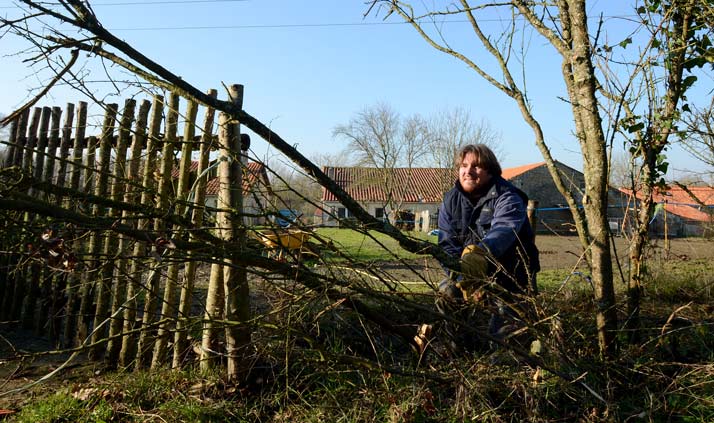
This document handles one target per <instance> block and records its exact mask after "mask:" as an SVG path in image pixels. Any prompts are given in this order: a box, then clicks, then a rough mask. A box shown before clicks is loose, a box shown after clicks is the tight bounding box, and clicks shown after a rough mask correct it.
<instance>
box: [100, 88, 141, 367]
mask: <svg viewBox="0 0 714 423" xmlns="http://www.w3.org/2000/svg"><path fill="white" fill-rule="evenodd" d="M135 109H136V100H134V99H133V98H130V99H128V100H126V101H125V102H124V111H123V113H122V119H121V123H120V124H119V137H118V138H117V144H116V152H115V154H114V172H113V173H114V183H113V184H112V190H111V199H112V201H116V202H119V201H122V200H123V199H124V194H125V192H126V188H127V177H128V167H127V151H128V147H129V143H130V142H131V127H132V125H133V124H134V110H135ZM123 215H124V213H123V212H122V211H121V210H118V209H117V208H112V210H111V212H110V213H109V217H111V218H112V219H114V220H115V221H119V222H121V223H123V224H126V222H124V221H123V220H122V217H123ZM126 245H127V239H126V236H124V235H116V234H114V233H110V234H108V236H107V239H106V240H105V244H104V250H105V253H106V257H107V258H109V257H110V256H112V255H114V257H115V258H116V259H115V260H111V261H109V260H108V263H107V268H105V278H104V280H105V281H107V286H106V288H107V289H108V290H109V291H110V292H111V296H110V298H107V300H106V302H105V303H104V304H102V305H103V307H106V308H105V309H102V310H101V312H102V313H103V316H106V317H105V318H110V319H111V320H110V321H109V325H108V326H109V328H108V329H109V330H108V331H107V332H108V333H109V340H108V341H107V346H106V355H105V357H104V362H105V364H106V365H107V366H108V367H109V368H116V366H117V357H118V356H119V350H120V348H121V339H120V337H119V335H120V334H121V328H122V326H123V325H122V318H123V317H124V316H123V314H122V315H120V310H121V309H122V307H124V300H125V299H126V279H127V274H126V268H127V258H126V255H127V251H126ZM109 301H111V309H108V305H109ZM97 304H100V302H99V301H98V302H97ZM97 310H98V311H99V308H97ZM97 315H98V316H99V312H98V313H97Z"/></svg>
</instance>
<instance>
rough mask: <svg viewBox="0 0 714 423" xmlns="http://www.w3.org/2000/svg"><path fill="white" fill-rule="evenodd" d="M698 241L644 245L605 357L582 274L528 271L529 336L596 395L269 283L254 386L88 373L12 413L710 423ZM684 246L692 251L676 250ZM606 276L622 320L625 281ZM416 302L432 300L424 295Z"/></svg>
mask: <svg viewBox="0 0 714 423" xmlns="http://www.w3.org/2000/svg"><path fill="white" fill-rule="evenodd" d="M319 234H320V236H323V237H326V238H329V239H332V240H333V242H335V243H336V244H337V243H339V244H340V245H342V246H343V247H344V248H345V249H346V250H348V251H349V252H350V254H352V255H356V256H358V257H360V259H362V260H373V261H378V262H381V261H385V260H387V259H386V258H385V257H387V258H388V257H389V256H388V255H383V254H384V253H383V252H379V253H378V254H377V253H370V251H369V250H370V249H375V250H377V249H381V248H378V246H377V244H376V242H375V241H374V240H371V239H369V238H367V237H365V235H362V234H359V233H357V232H355V231H349V230H345V229H326V228H323V229H320V232H319ZM375 237H376V238H377V239H378V240H379V239H382V238H381V236H380V235H379V234H376V235H375ZM568 242H569V241H568ZM370 243H374V244H370ZM540 243H541V244H540V247H541V248H542V250H545V251H553V254H546V256H550V257H548V260H547V262H548V263H557V262H565V261H568V260H571V259H572V257H571V256H572V254H570V253H568V252H566V250H570V249H571V248H575V247H572V246H571V244H568V243H566V241H565V240H562V239H559V238H556V237H553V238H549V237H541V238H540ZM387 245H388V246H387V248H392V249H394V250H395V252H396V253H397V254H398V255H400V256H401V255H402V254H404V255H403V256H401V257H403V258H407V259H408V258H410V257H412V256H410V255H408V254H407V253H406V252H403V251H399V250H401V249H399V247H398V246H396V244H393V243H392V244H389V243H387ZM706 248H708V245H707V244H706V243H698V242H697V243H693V242H692V241H691V240H678V241H676V242H672V244H671V245H670V251H669V252H665V251H664V250H663V249H662V248H661V247H657V246H655V247H653V248H651V249H650V252H649V254H650V258H651V260H650V261H649V266H648V269H647V271H648V276H647V278H646V281H645V282H646V283H645V296H644V297H643V304H642V311H641V317H642V322H643V330H642V338H641V339H640V340H639V341H638V342H637V343H634V344H627V342H626V339H627V337H626V336H625V335H626V334H624V333H623V334H622V336H621V340H622V341H623V342H622V343H621V348H622V349H621V351H620V353H619V354H618V356H617V357H616V358H614V359H609V360H607V361H604V360H601V359H600V358H599V357H598V352H597V339H596V336H595V321H594V317H593V311H594V310H595V308H596V304H595V303H594V302H593V300H592V294H591V293H592V287H591V286H590V284H589V283H588V281H587V278H586V270H585V269H578V270H582V271H583V274H582V275H578V274H575V275H573V274H571V270H572V268H571V267H570V265H568V266H567V267H565V268H557V267H555V266H551V265H548V266H547V267H546V269H545V270H543V271H542V272H541V273H540V274H539V282H540V283H539V285H540V287H541V291H542V295H541V296H540V297H539V299H538V306H539V307H540V308H541V312H542V314H540V315H539V316H540V317H543V319H542V320H541V321H539V323H538V324H536V325H534V326H533V327H532V328H531V330H529V332H528V333H527V334H528V336H529V337H537V338H538V339H539V340H541V341H542V343H543V345H544V348H543V352H542V353H541V355H540V357H541V359H542V360H544V363H545V364H547V365H548V366H549V367H550V368H551V369H553V370H555V371H558V372H561V373H563V374H567V375H570V376H571V377H574V378H578V380H579V381H582V382H585V383H587V385H588V387H589V388H591V389H592V390H593V392H596V393H598V395H601V396H602V397H604V398H605V400H606V403H602V402H601V401H600V400H599V399H597V398H596V397H595V396H594V395H592V394H591V393H590V392H589V391H587V390H586V389H583V388H581V387H580V386H579V385H578V384H576V383H569V382H567V381H565V380H563V379H561V378H559V377H557V376H555V375H554V374H553V373H551V372H548V371H544V370H542V369H537V368H533V367H530V366H528V365H525V364H523V363H519V362H518V361H516V360H515V359H513V358H512V355H511V354H510V353H509V352H508V350H504V349H497V350H483V351H482V350H478V351H470V352H469V351H467V352H461V353H455V352H453V351H450V350H449V349H448V348H445V347H444V345H445V343H444V342H443V340H442V338H440V335H439V333H440V332H439V330H440V329H439V328H440V326H439V325H440V323H439V322H438V321H437V322H435V333H436V334H437V335H436V336H435V337H434V338H433V342H434V344H433V345H432V347H431V348H432V349H430V350H429V353H428V354H427V355H426V356H424V357H419V356H418V355H416V354H414V352H413V351H412V350H410V349H409V347H408V346H406V345H405V344H404V343H403V342H402V341H400V340H399V339H398V338H396V337H395V336H393V335H391V334H389V333H386V332H384V331H381V330H380V328H378V327H376V326H375V325H373V324H370V323H369V322H367V321H365V320H364V319H361V318H360V317H359V316H358V315H356V314H355V313H353V312H349V311H345V309H344V308H340V307H337V306H336V305H335V303H334V302H333V301H328V300H326V299H324V298H321V297H320V295H315V296H310V295H308V293H307V292H303V291H299V292H297V291H296V292H287V291H280V292H271V293H270V295H271V299H270V300H271V301H275V303H272V304H273V307H272V310H277V311H276V314H274V315H272V316H271V317H270V319H271V320H270V321H269V323H270V324H269V325H265V327H261V328H260V329H256V331H255V332H254V338H253V342H254V343H255V345H256V357H255V359H256V361H257V362H258V363H259V366H256V369H258V368H259V369H261V370H260V371H261V372H262V373H260V375H261V377H260V381H261V382H260V383H257V382H255V380H257V379H256V378H255V377H254V378H253V379H251V380H252V382H250V383H248V382H245V383H241V384H238V385H231V384H227V383H225V381H223V380H222V378H221V375H220V374H209V375H204V374H200V373H198V372H197V371H195V370H192V369H188V370H185V371H156V372H148V371H138V372H133V373H128V374H127V373H115V374H107V375H102V376H99V377H97V376H93V375H90V376H89V377H87V378H85V379H84V380H82V381H79V382H76V383H74V384H72V385H71V386H67V384H61V387H60V389H59V390H58V392H57V393H54V394H42V395H40V396H38V397H37V398H36V399H33V400H31V399H30V397H28V399H27V400H26V402H25V403H24V404H23V407H22V409H21V410H20V411H19V413H18V414H16V415H15V416H13V418H12V419H11V420H10V421H17V422H34V421H43V422H45V421H46V422H70V421H78V422H120V421H121V422H124V421H127V422H158V421H172V422H173V421H176V422H182V421H187V422H194V421H199V422H200V421H205V422H212V421H221V422H223V421H225V422H275V423H277V422H390V423H391V422H405V423H411V422H461V421H492V422H502V421H538V422H550V421H553V422H556V421H581V422H609V421H631V422H635V421H653V422H660V421H662V422H664V421H684V422H702V423H703V422H710V421H714V365H712V363H713V362H714V307H713V306H712V304H714V298H712V294H713V293H712V286H713V285H714V276H713V275H714V261H713V260H711V259H707V258H706V257H704V256H699V255H695V254H694V253H693V252H696V253H697V254H704V253H702V251H705V249H706ZM684 250H687V251H690V252H689V253H687V254H686V256H685V254H684V253H681V251H684ZM667 254H669V258H666V257H665V255H667ZM556 255H558V256H559V257H556ZM711 257H714V254H713V255H712V256H711ZM568 275H570V276H568ZM616 285H617V287H618V291H617V295H618V301H619V303H618V310H619V312H620V319H621V321H622V320H624V319H625V318H626V316H625V315H624V310H625V300H626V299H625V296H624V290H623V289H624V284H622V283H621V282H617V284H616ZM266 286H267V285H266ZM395 295H402V293H395ZM414 298H415V300H416V301H423V303H422V304H423V305H425V306H431V305H432V301H433V299H431V298H427V297H425V296H424V297H420V296H414ZM278 301H281V302H278ZM276 304H279V305H280V306H279V307H276V306H275V305H276ZM375 306H379V309H378V310H379V311H380V312H381V313H382V314H383V315H384V316H385V317H388V318H390V319H392V320H393V321H398V322H404V323H406V324H411V325H415V324H416V323H419V322H424V321H429V319H431V317H429V316H428V315H423V314H420V313H419V312H418V311H414V310H410V309H408V308H406V307H403V306H402V305H397V304H393V303H388V302H385V303H379V304H375ZM280 310H282V311H280ZM288 316H289V317H290V319H288V318H286V317H288ZM526 345H527V344H526ZM254 372H257V370H255V371H254ZM45 392H46V391H45Z"/></svg>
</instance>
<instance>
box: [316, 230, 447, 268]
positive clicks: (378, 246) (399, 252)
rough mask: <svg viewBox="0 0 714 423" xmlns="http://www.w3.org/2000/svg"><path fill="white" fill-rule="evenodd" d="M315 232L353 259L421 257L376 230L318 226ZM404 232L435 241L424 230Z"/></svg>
mask: <svg viewBox="0 0 714 423" xmlns="http://www.w3.org/2000/svg"><path fill="white" fill-rule="evenodd" d="M316 232H317V234H318V236H320V237H322V238H324V239H326V240H330V241H331V242H332V243H333V244H334V245H335V246H337V247H338V248H339V249H340V250H341V251H342V252H343V253H344V254H346V255H348V256H350V257H352V258H353V259H355V260H360V261H362V260H364V261H375V260H394V259H395V256H396V258H400V259H413V258H417V257H422V256H421V255H419V254H414V253H410V252H408V251H406V250H404V249H403V248H401V247H400V246H399V244H398V243H397V241H395V240H394V239H392V238H390V237H388V236H387V235H384V234H381V233H379V232H377V231H369V232H368V233H363V232H359V231H356V230H352V229H346V228H319V229H317V231H316ZM405 234H406V235H407V236H410V237H412V238H417V239H421V240H428V241H431V242H434V243H436V236H430V235H429V234H427V233H425V232H405Z"/></svg>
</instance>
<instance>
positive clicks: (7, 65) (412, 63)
mask: <svg viewBox="0 0 714 423" xmlns="http://www.w3.org/2000/svg"><path fill="white" fill-rule="evenodd" d="M92 3H93V4H94V9H95V11H96V13H97V15H98V16H99V18H100V19H101V20H102V21H103V23H104V26H105V27H106V28H108V29H109V30H111V31H112V32H114V33H115V34H116V35H117V36H119V37H120V38H122V39H124V40H125V41H127V42H129V43H130V44H132V45H133V46H134V47H136V48H137V49H138V50H140V51H142V52H143V53H144V54H146V55H147V56H149V57H151V58H153V59H154V60H155V61H157V62H159V63H161V64H162V65H164V66H165V67H166V68H168V69H170V70H172V71H173V72H174V73H176V74H178V75H180V76H181V77H182V78H184V79H185V80H187V81H189V82H190V83H192V84H193V85H194V86H196V87H198V88H200V89H208V88H218V89H219V92H220V89H221V84H223V83H225V84H232V83H240V84H243V85H244V86H245V100H244V109H245V110H246V111H247V112H248V113H250V114H252V115H253V116H255V117H256V118H258V119H260V120H261V121H263V122H264V123H266V124H269V125H270V126H271V128H272V129H273V130H274V131H275V132H277V133H278V134H280V135H281V136H282V137H283V138H284V139H286V140H288V141H289V142H290V143H292V144H297V145H298V148H299V149H300V150H301V151H302V152H303V154H305V155H307V156H311V155H314V154H318V153H330V152H337V151H339V150H341V149H342V148H343V147H344V145H343V144H342V143H341V142H340V141H338V140H334V139H333V138H332V129H333V128H334V127H335V126H336V125H339V124H343V123H347V121H348V120H349V119H350V117H352V116H353V115H354V114H355V113H356V112H358V111H359V110H361V109H363V108H364V107H366V106H370V105H373V104H375V103H377V102H386V103H389V104H390V105H392V106H393V108H394V109H395V110H397V111H399V112H400V113H402V114H404V115H409V114H412V113H420V114H423V115H430V114H432V113H434V112H437V111H439V110H442V109H445V108H453V107H463V108H466V109H468V110H470V112H471V115H472V117H473V118H474V119H475V120H480V119H482V118H483V119H486V120H488V121H489V122H490V124H491V126H492V127H494V128H495V129H497V130H498V131H500V133H501V134H502V138H503V146H502V152H503V154H502V157H501V159H502V162H503V165H504V167H512V166H519V165H522V164H526V163H533V162H538V161H542V157H541V155H540V152H539V151H538V150H537V149H536V147H535V144H534V142H533V134H532V132H531V130H530V128H529V127H527V126H526V124H525V123H524V122H523V120H522V118H521V115H520V112H519V111H518V109H517V107H516V105H515V103H514V102H513V101H512V100H511V99H509V98H507V97H506V96H505V95H503V94H502V93H500V92H499V91H498V90H496V89H495V88H494V87H492V86H491V85H490V84H488V83H487V82H486V81H484V80H483V79H481V78H480V77H479V76H478V75H477V74H476V73H475V72H474V71H472V70H470V69H468V68H467V67H466V65H464V64H463V63H462V62H459V61H457V60H456V59H454V58H451V57H449V56H446V55H444V54H442V53H439V52H437V51H436V50H434V49H433V48H431V47H430V46H428V45H427V44H426V43H425V42H424V41H423V40H422V39H421V38H420V37H419V36H418V35H417V34H416V33H415V32H414V31H413V30H412V29H411V28H410V27H408V26H406V25H403V24H399V20H398V19H397V18H396V17H392V18H391V19H389V20H388V21H386V23H385V22H383V21H382V20H381V18H375V17H374V16H373V15H371V16H368V17H366V18H363V14H364V13H365V12H366V10H367V6H365V5H364V3H363V1H362V0H339V1H338V0H314V1H309V2H306V1H297V0H246V1H235V0H224V1H215V0H214V1H194V2H189V1H186V0H183V1H177V2H165V1H161V0H159V1H155V2H152V1H145V2H141V1H135V0H103V1H101V2H100V1H96V2H92ZM607 3H609V2H602V1H601V2H593V4H594V5H595V6H597V5H599V4H607ZM12 4H13V3H12V2H10V1H8V0H0V13H1V14H3V15H4V16H8V17H12V16H15V15H13V14H16V13H17V9H13V8H12ZM620 13H621V12H620ZM500 25H501V23H500V22H499V21H498V20H497V19H494V21H493V22H490V23H487V24H486V29H489V30H490V29H495V30H498V28H499V26H500ZM466 30H467V27H466V25H465V24H464V23H452V24H448V27H447V28H445V31H446V32H447V33H448V35H450V36H452V37H454V38H453V40H454V42H455V43H456V44H457V46H459V48H463V49H466V50H469V49H471V45H472V44H473V43H475V42H476V40H475V39H474V38H473V37H472V36H470V34H468V33H467V32H466ZM20 48H21V43H20V41H19V40H16V39H13V38H11V37H8V36H5V37H3V38H2V39H0V54H2V55H3V58H2V68H0V75H2V78H0V86H1V87H2V90H1V91H2V93H3V94H2V96H0V112H2V113H9V112H10V111H11V110H13V109H14V108H15V107H17V106H19V105H21V104H22V103H23V102H24V101H25V100H26V96H27V90H28V88H33V87H36V86H38V85H39V83H38V79H39V80H42V79H43V78H46V75H45V74H43V73H42V72H40V73H39V77H35V76H33V75H34V73H33V72H34V71H30V70H28V69H27V67H26V66H25V65H22V64H21V63H20V62H19V58H18V57H16V56H7V55H8V54H11V53H14V52H16V51H18V50H19V49H20ZM81 60H85V61H86V60H90V59H89V58H87V57H82V58H81ZM526 60H527V61H526V68H527V76H528V87H529V94H530V97H531V99H532V104H533V111H534V114H535V116H536V117H537V118H538V119H539V120H540V122H541V124H542V126H543V128H544V131H545V135H546V139H547V141H548V143H549V145H550V148H551V150H552V152H553V154H554V156H555V157H556V159H558V160H560V161H562V162H564V163H566V164H568V165H570V166H573V167H576V168H580V167H581V158H580V153H579V146H578V145H577V142H576V141H575V140H574V138H573V137H572V134H571V131H572V129H571V128H572V123H571V121H572V119H571V115H570V109H569V107H568V106H567V105H566V104H565V103H563V102H562V100H560V99H559V98H558V97H559V96H560V97H562V96H564V94H565V91H564V88H563V84H562V82H561V77H560V61H559V58H558V57H557V56H556V55H555V53H554V52H553V51H552V49H551V48H549V46H546V45H545V43H544V41H543V40H542V39H541V38H539V37H538V36H533V37H532V38H531V39H529V44H528V55H527V57H526ZM90 68H91V69H93V70H94V71H97V70H101V69H100V68H98V67H97V66H96V63H95V64H94V65H90ZM94 75H96V76H94ZM94 75H93V77H92V78H91V79H102V78H103V76H102V75H101V73H96V74H94ZM703 82H704V83H703V86H705V87H709V88H706V89H711V87H712V83H711V82H712V81H711V78H708V79H707V80H706V81H703ZM93 88H94V89H95V90H96V93H97V94H98V95H103V94H105V93H107V92H109V91H110V87H109V86H107V85H106V84H97V85H95V86H93ZM706 89H704V91H706ZM134 91H135V90H134ZM134 91H132V90H129V91H125V92H123V93H122V95H121V96H119V97H118V98H115V99H114V100H113V101H117V102H119V103H120V104H121V102H122V101H123V98H125V97H126V96H128V95H127V94H132V93H133V92H134ZM219 95H223V93H222V92H221V93H220V94H219ZM79 99H82V97H81V95H79V94H77V93H75V92H71V91H69V90H67V89H64V88H58V89H57V90H55V91H53V93H52V97H51V98H48V99H46V100H44V101H43V102H42V103H41V105H64V104H65V103H66V102H68V101H77V100H79ZM253 139H254V142H253V146H254V150H255V151H254V154H256V155H257V156H258V157H261V158H274V157H275V156H276V154H277V153H276V152H275V151H271V150H270V149H269V148H268V147H267V144H266V143H265V142H264V141H262V140H258V139H257V138H256V137H253ZM670 157H671V158H670V161H671V162H672V166H673V167H674V168H675V169H692V168H694V169H699V168H701V166H700V165H699V164H698V163H697V162H695V161H694V160H693V159H690V158H689V157H688V156H687V155H685V154H683V153H681V152H677V151H673V152H672V154H671V156H670Z"/></svg>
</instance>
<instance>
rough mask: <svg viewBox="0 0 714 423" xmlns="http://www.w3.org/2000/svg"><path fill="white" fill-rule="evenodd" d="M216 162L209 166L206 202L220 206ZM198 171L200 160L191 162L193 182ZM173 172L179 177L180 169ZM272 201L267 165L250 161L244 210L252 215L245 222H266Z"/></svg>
mask: <svg viewBox="0 0 714 423" xmlns="http://www.w3.org/2000/svg"><path fill="white" fill-rule="evenodd" d="M214 164H215V162H212V163H211V165H210V166H209V169H210V171H209V172H208V183H207V184H206V202H205V203H206V206H207V207H218V188H219V181H218V177H217V170H218V166H214ZM197 171H198V162H197V161H193V162H191V177H190V183H191V184H193V183H194V181H195V180H196V177H197V175H196V173H197ZM173 173H174V178H178V169H174V171H173ZM271 201H272V190H271V187H270V181H269V180H268V173H267V171H266V169H265V166H264V165H263V164H262V163H258V162H248V163H247V164H246V166H245V168H244V170H243V210H244V212H245V213H246V214H247V215H249V216H250V217H247V218H246V219H245V223H246V224H248V225H261V224H264V223H266V218H265V217H264V216H263V214H264V213H265V211H266V210H269V209H270V204H271Z"/></svg>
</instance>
